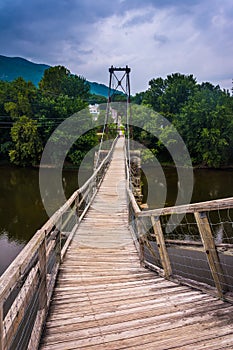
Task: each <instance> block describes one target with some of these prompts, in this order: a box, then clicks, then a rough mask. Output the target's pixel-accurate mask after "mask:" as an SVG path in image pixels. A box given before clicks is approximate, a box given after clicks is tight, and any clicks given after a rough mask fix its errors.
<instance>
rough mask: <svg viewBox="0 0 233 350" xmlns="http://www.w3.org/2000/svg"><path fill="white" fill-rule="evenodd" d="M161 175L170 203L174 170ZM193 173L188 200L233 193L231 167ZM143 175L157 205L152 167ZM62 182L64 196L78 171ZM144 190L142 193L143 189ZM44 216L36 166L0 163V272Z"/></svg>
mask: <svg viewBox="0 0 233 350" xmlns="http://www.w3.org/2000/svg"><path fill="white" fill-rule="evenodd" d="M48 171H51V172H52V171H53V170H52V169H51V170H48ZM89 174H90V172H88V171H87V172H86V173H85V174H82V179H85V178H88V176H89ZM79 175H80V174H79ZM165 175H166V184H164V183H162V182H161V183H159V186H160V187H164V186H166V187H167V190H168V191H167V192H168V193H167V196H166V205H172V204H174V203H175V198H176V195H177V185H176V184H177V173H176V170H175V169H165ZM194 175H195V176H194V178H195V181H194V191H193V197H192V202H200V201H206V200H212V199H217V198H226V197H232V196H233V170H204V169H197V170H195V171H194ZM146 176H147V181H148V183H150V184H152V191H151V190H150V195H149V196H148V204H149V207H150V208H155V207H159V206H160V203H159V198H158V192H157V191H153V182H154V183H156V181H157V179H156V178H155V173H154V170H153V169H148V170H147V171H146ZM79 177H80V176H79ZM157 182H158V181H157ZM63 184H64V192H65V193H66V196H67V198H68V197H69V196H70V195H71V194H72V193H73V191H74V190H75V189H77V187H78V171H77V170H66V171H64V172H63ZM157 185H158V184H157ZM154 187H156V186H154ZM150 188H151V186H150ZM144 190H145V193H146V192H147V190H146V188H144ZM47 218H48V216H47V214H46V211H45V209H44V207H43V203H42V200H41V196H40V191H39V171H38V169H22V168H14V167H8V166H1V167H0V275H1V274H2V273H3V271H4V270H5V269H6V268H7V266H8V265H9V264H10V263H11V261H12V260H13V259H14V258H15V257H16V256H17V254H18V253H19V252H20V251H21V250H22V248H23V247H24V246H25V244H26V243H27V242H28V241H29V240H30V238H31V237H32V236H33V234H34V233H35V232H36V230H37V229H39V228H40V227H41V226H42V225H43V224H44V222H45V221H46V220H47Z"/></svg>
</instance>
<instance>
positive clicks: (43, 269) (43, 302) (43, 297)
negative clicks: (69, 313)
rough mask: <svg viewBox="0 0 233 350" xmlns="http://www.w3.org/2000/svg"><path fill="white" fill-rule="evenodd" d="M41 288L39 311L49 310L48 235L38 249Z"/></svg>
mask: <svg viewBox="0 0 233 350" xmlns="http://www.w3.org/2000/svg"><path fill="white" fill-rule="evenodd" d="M38 255H39V266H40V278H41V288H40V293H39V310H45V314H46V308H47V261H46V235H45V237H44V239H43V241H42V242H41V245H40V247H39V249H38Z"/></svg>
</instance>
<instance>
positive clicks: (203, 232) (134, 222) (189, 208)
mask: <svg viewBox="0 0 233 350" xmlns="http://www.w3.org/2000/svg"><path fill="white" fill-rule="evenodd" d="M125 164H126V165H125V166H126V175H127V176H126V177H127V187H126V190H127V196H128V200H129V224H130V227H131V231H132V232H133V235H134V236H135V237H136V241H137V242H136V243H137V244H139V247H140V249H139V255H140V261H141V264H142V265H143V264H146V265H147V262H148V261H147V260H146V259H145V256H144V245H145V246H147V245H148V243H149V241H148V238H147V236H148V235H147V233H146V232H147V231H148V230H149V229H146V231H145V228H142V226H143V225H141V224H143V218H148V219H149V220H151V221H152V225H151V227H152V228H153V231H154V234H152V236H153V237H154V238H155V242H156V244H157V249H158V253H159V256H160V261H161V264H162V266H163V275H164V277H166V278H170V279H172V261H171V263H170V260H171V258H170V257H169V254H168V251H167V245H170V244H175V243H176V244H177V243H178V244H181V243H182V241H178V240H177V239H176V240H168V239H165V238H164V234H163V230H162V227H161V223H160V218H161V217H162V216H166V215H173V214H183V215H185V214H193V215H194V217H195V221H196V226H197V229H198V232H199V235H200V239H201V241H199V242H188V243H187V244H186V247H188V246H193V245H196V246H199V247H200V248H199V249H201V251H202V252H204V253H205V255H206V259H207V261H208V264H209V268H210V271H211V274H212V277H213V281H214V283H215V287H216V290H217V294H218V296H219V297H220V298H221V299H223V298H226V297H225V295H226V292H227V285H226V279H225V275H224V271H223V269H222V266H221V262H220V259H219V250H217V247H218V248H220V247H221V246H222V247H224V249H226V250H227V249H232V248H233V244H221V245H219V244H216V243H215V240H214V238H213V234H212V229H211V225H210V223H209V219H208V217H207V215H206V212H210V211H218V210H224V209H225V210H228V209H232V208H233V197H230V198H223V199H216V200H211V201H206V202H199V203H192V204H183V205H179V206H174V207H165V208H159V209H152V210H143V211H142V210H141V209H140V207H139V205H138V204H137V202H136V199H135V198H134V195H133V192H132V191H131V186H130V171H129V168H128V163H127V159H126V162H125ZM148 232H149V231H148ZM185 243H186V242H184V241H183V244H185ZM147 248H148V247H147ZM151 249H153V248H152V246H150V249H149V250H151ZM186 249H187V248H186ZM150 253H151V251H150ZM152 253H153V254H152V256H153V255H154V252H152ZM152 260H153V257H152ZM154 265H155V266H156V262H155V263H154V264H152V263H151V262H149V263H148V265H147V266H148V267H149V268H151V266H154ZM228 300H230V301H232V300H231V298H230V299H228Z"/></svg>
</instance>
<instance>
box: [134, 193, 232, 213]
mask: <svg viewBox="0 0 233 350" xmlns="http://www.w3.org/2000/svg"><path fill="white" fill-rule="evenodd" d="M230 208H233V197H230V198H224V199H216V200H212V201H206V202H200V203H193V204H185V205H179V206H176V207H166V208H160V209H152V210H146V211H141V212H140V213H138V216H140V217H141V216H151V215H153V216H161V215H171V214H184V213H193V212H201V211H211V210H220V209H230Z"/></svg>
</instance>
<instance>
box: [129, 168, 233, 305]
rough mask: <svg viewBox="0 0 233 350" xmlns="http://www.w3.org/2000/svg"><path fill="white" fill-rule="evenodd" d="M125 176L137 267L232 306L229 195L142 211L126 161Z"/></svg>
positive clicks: (232, 213)
mask: <svg viewBox="0 0 233 350" xmlns="http://www.w3.org/2000/svg"><path fill="white" fill-rule="evenodd" d="M126 174H127V194H128V209H129V226H130V229H131V232H132V234H133V237H134V240H135V244H136V247H137V249H138V252H139V255H140V261H141V264H142V265H144V266H147V267H149V268H151V269H153V270H156V271H157V272H158V273H159V274H160V275H162V276H163V277H165V278H167V279H171V280H174V281H176V282H179V283H184V284H188V285H191V286H193V287H195V288H199V289H202V290H204V291H207V292H209V293H211V294H214V295H217V296H218V297H220V298H221V299H225V300H228V301H230V302H233V274H232V271H233V197H231V198H225V199H219V200H213V201H207V202H200V203H194V204H187V205H180V206H176V207H165V208H161V209H153V210H143V211H142V210H141V209H140V207H139V205H138V204H137V202H136V200H135V197H134V196H133V193H132V187H131V186H130V170H129V169H128V163H127V161H126ZM181 216H182V217H181Z"/></svg>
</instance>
